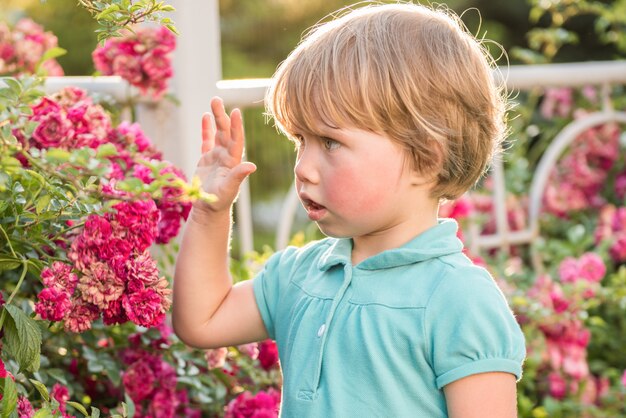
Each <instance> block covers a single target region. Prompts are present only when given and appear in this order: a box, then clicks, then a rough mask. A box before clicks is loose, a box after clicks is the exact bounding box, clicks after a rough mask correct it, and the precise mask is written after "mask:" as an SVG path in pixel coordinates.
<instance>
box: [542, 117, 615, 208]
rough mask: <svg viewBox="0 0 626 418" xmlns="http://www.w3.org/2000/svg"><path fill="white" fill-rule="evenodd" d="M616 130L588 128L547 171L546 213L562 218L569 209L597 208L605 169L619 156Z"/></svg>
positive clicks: (613, 126)
mask: <svg viewBox="0 0 626 418" xmlns="http://www.w3.org/2000/svg"><path fill="white" fill-rule="evenodd" d="M619 135H620V130H619V128H618V127H617V126H616V125H615V124H606V125H602V126H600V127H597V128H592V129H589V130H587V131H585V132H584V133H583V134H581V135H580V136H579V137H578V138H577V139H576V140H575V141H574V143H573V144H572V146H571V149H570V150H569V152H568V154H567V155H566V156H565V157H564V158H562V159H561V160H560V161H559V162H558V164H557V166H556V167H555V169H554V171H553V172H552V174H551V177H550V180H549V182H548V185H547V187H546V191H545V194H544V204H545V209H546V211H547V212H549V213H552V214H555V215H557V216H561V217H565V216H567V214H568V213H569V212H571V211H578V210H584V209H587V208H600V207H601V206H602V205H604V204H605V203H606V202H605V200H604V199H603V198H602V197H601V196H600V191H601V190H602V188H603V187H604V186H605V182H606V179H607V176H608V174H609V170H610V169H611V168H612V167H613V166H614V164H615V162H616V161H617V158H618V157H619Z"/></svg>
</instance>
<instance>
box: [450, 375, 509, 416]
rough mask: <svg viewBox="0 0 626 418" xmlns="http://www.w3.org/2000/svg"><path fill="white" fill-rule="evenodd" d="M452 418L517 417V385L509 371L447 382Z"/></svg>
mask: <svg viewBox="0 0 626 418" xmlns="http://www.w3.org/2000/svg"><path fill="white" fill-rule="evenodd" d="M443 391H444V393H445V395H446V404H447V405H448V416H449V417H450V418H515V417H517V388H516V382H515V376H514V375H512V374H510V373H500V372H489V373H480V374H474V375H471V376H468V377H465V378H463V379H459V380H457V381H454V382H452V383H450V384H448V385H446V386H444V388H443Z"/></svg>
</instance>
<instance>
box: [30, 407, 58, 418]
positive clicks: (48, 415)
mask: <svg viewBox="0 0 626 418" xmlns="http://www.w3.org/2000/svg"><path fill="white" fill-rule="evenodd" d="M53 417H54V415H53V414H52V411H51V410H50V408H48V407H43V408H41V409H40V410H38V411H37V412H35V415H33V418H53Z"/></svg>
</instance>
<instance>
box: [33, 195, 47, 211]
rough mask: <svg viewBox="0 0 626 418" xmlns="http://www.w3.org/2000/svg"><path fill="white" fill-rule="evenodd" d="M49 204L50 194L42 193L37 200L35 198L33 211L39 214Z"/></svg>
mask: <svg viewBox="0 0 626 418" xmlns="http://www.w3.org/2000/svg"><path fill="white" fill-rule="evenodd" d="M49 204H50V195H48V194H47V195H43V196H42V197H41V198H39V200H37V203H36V204H35V211H36V212H37V214H41V213H42V212H45V211H46V209H48V205H49Z"/></svg>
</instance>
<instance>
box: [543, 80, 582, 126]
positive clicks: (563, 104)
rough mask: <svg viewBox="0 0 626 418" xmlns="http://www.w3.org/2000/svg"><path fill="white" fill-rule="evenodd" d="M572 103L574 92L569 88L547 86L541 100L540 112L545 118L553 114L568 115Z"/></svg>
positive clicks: (550, 117)
mask: <svg viewBox="0 0 626 418" xmlns="http://www.w3.org/2000/svg"><path fill="white" fill-rule="evenodd" d="M573 105H574V92H573V91H572V89H571V88H567V87H564V88H548V89H546V91H545V94H544V96H543V100H542V102H541V108H540V112H541V115H542V116H543V117H544V118H546V119H552V118H553V117H554V116H559V117H561V118H565V117H567V116H569V114H570V112H571V111H572V106H573Z"/></svg>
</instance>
